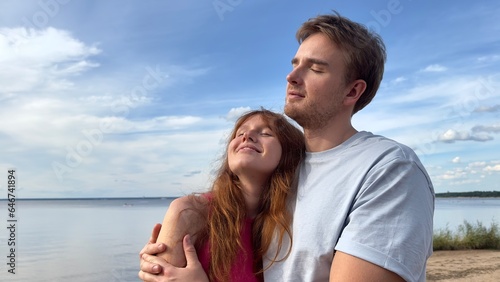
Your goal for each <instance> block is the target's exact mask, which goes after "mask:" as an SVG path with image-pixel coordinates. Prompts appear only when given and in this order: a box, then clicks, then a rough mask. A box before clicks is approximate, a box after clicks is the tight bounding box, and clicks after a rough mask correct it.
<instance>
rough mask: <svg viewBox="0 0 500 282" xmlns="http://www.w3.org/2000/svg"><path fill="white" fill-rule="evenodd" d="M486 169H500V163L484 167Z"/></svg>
mask: <svg viewBox="0 0 500 282" xmlns="http://www.w3.org/2000/svg"><path fill="white" fill-rule="evenodd" d="M484 171H487V172H491V171H500V164H497V165H494V166H491V165H489V166H486V167H485V168H484Z"/></svg>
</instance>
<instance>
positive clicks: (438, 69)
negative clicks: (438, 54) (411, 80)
mask: <svg viewBox="0 0 500 282" xmlns="http://www.w3.org/2000/svg"><path fill="white" fill-rule="evenodd" d="M446 70H448V68H446V67H445V66H442V65H438V64H435V65H429V66H427V67H426V68H424V69H423V70H422V71H423V72H443V71H446Z"/></svg>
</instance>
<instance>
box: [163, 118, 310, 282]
mask: <svg viewBox="0 0 500 282" xmlns="http://www.w3.org/2000/svg"><path fill="white" fill-rule="evenodd" d="M304 151H305V145H304V136H303V134H302V132H301V131H300V130H299V129H297V128H296V127H295V126H293V125H291V124H290V123H289V122H288V121H287V120H286V118H285V117H284V116H283V115H280V114H276V113H273V112H271V111H268V110H257V111H252V112H249V113H247V114H245V115H243V116H242V117H240V118H239V119H238V121H237V122H236V124H235V127H234V129H233V131H232V133H231V135H230V141H229V144H228V146H227V151H226V154H225V156H224V161H223V163H222V165H221V167H220V169H219V172H218V175H217V177H216V179H215V181H214V183H213V185H212V188H211V190H210V191H209V192H208V193H206V194H202V195H190V196H185V197H182V198H178V199H176V200H174V201H173V202H172V203H171V205H170V207H169V209H168V211H167V213H166V215H165V218H164V221H163V226H166V227H168V228H163V229H162V231H161V232H160V234H159V237H158V242H163V243H165V244H166V245H167V251H165V252H164V253H161V254H159V255H158V256H160V257H163V258H164V259H165V260H167V262H169V263H170V264H172V265H174V266H177V267H183V266H185V265H186V257H185V255H184V251H183V248H182V239H183V237H184V236H185V235H186V234H189V235H190V237H191V238H193V241H194V242H195V246H196V250H197V253H198V256H199V259H200V262H201V263H202V265H203V268H204V269H205V272H206V273H207V275H208V277H209V279H210V281H220V282H225V281H233V282H234V281H262V280H263V278H262V273H263V270H264V269H265V268H267V267H269V265H267V266H265V267H263V265H262V256H263V255H264V254H265V253H266V251H267V250H268V248H269V246H270V244H271V241H272V239H273V235H274V234H275V232H277V233H276V234H277V235H278V242H279V246H278V248H277V253H276V254H275V256H274V258H271V264H272V263H273V262H275V261H279V259H283V258H278V252H279V250H280V247H281V242H282V239H283V238H284V236H285V235H286V236H289V237H290V239H291V232H290V220H291V215H290V212H289V211H288V209H287V201H286V199H287V197H288V195H289V194H290V193H292V192H293V191H292V183H293V181H294V179H295V171H296V169H297V166H298V164H299V163H300V161H301V160H302V158H303V156H304ZM288 251H289V250H288Z"/></svg>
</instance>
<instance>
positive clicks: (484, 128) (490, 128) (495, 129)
mask: <svg viewBox="0 0 500 282" xmlns="http://www.w3.org/2000/svg"><path fill="white" fill-rule="evenodd" d="M472 132H491V133H500V124H493V125H476V126H474V127H473V128H472Z"/></svg>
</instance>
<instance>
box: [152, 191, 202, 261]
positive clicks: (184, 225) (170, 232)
mask: <svg viewBox="0 0 500 282" xmlns="http://www.w3.org/2000/svg"><path fill="white" fill-rule="evenodd" d="M194 201H195V200H194V198H193V196H184V197H181V198H177V199H175V200H173V201H172V203H170V207H169V208H168V210H167V212H166V214H165V217H164V219H163V224H162V228H161V231H160V234H159V235H158V240H157V243H164V244H165V245H167V249H166V251H164V252H162V253H159V254H158V255H157V256H159V257H161V258H163V259H165V260H166V261H167V262H168V263H170V264H171V265H173V266H176V267H185V266H186V256H185V254H184V249H183V247H182V240H183V238H184V236H185V235H186V234H189V235H191V237H192V238H193V241H194V240H195V239H196V238H195V236H196V235H195V234H196V233H197V232H198V231H200V229H201V228H202V226H201V224H202V221H201V218H202V217H201V212H202V211H200V210H196V209H195V208H198V209H199V206H198V207H195V203H194Z"/></svg>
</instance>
